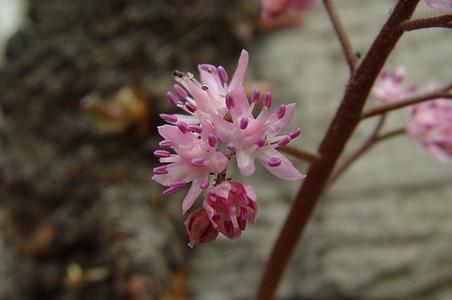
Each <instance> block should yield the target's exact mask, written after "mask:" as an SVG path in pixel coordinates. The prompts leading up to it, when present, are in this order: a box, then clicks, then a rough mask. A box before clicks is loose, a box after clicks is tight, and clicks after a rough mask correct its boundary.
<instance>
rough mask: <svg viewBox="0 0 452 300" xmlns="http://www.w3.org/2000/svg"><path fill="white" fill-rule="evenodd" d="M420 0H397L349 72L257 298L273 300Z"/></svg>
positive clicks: (271, 255)
mask: <svg viewBox="0 0 452 300" xmlns="http://www.w3.org/2000/svg"><path fill="white" fill-rule="evenodd" d="M419 1H420V0H398V1H397V4H396V5H395V7H394V10H393V11H392V13H391V15H390V16H389V18H388V20H387V21H386V23H385V24H384V25H383V27H382V28H381V30H380V32H379V33H378V35H377V37H376V38H375V40H374V42H373V43H372V45H371V46H370V49H369V51H368V52H367V54H366V55H365V57H364V58H363V60H362V62H361V63H360V64H359V66H358V68H357V70H356V71H355V73H354V74H353V75H352V78H351V79H350V83H349V84H348V85H347V89H346V91H345V94H344V96H343V98H342V101H341V104H340V106H339V108H338V110H337V112H336V114H335V116H334V118H333V120H332V122H331V123H330V126H329V128H328V130H327V132H326V134H325V136H324V137H323V140H322V142H321V144H320V146H319V150H318V153H319V155H320V157H319V159H318V160H316V161H314V162H313V163H312V164H311V165H310V168H309V171H308V174H307V176H306V179H305V180H304V182H303V184H302V186H301V188H300V190H299V192H298V195H297V196H296V198H295V201H294V202H293V204H292V207H291V209H290V212H289V215H288V216H287V218H286V220H285V222H284V225H283V228H282V229H281V232H280V234H279V236H278V238H277V240H276V242H275V244H274V246H273V249H272V252H271V254H270V257H269V259H268V261H267V264H266V265H265V269H264V272H263V274H262V278H261V281H260V283H259V286H258V290H257V294H256V299H258V300H270V299H274V296H275V294H276V289H277V287H278V284H279V282H280V281H281V278H282V275H283V274H284V270H285V269H286V267H287V265H288V263H289V261H290V258H291V257H292V254H293V252H294V249H295V246H296V245H297V242H298V240H299V238H300V237H301V235H302V233H303V231H304V229H305V228H306V225H307V223H308V221H309V218H310V217H311V215H312V213H313V211H314V208H315V206H316V204H317V203H318V201H319V199H320V197H321V196H322V194H323V192H324V191H325V187H326V184H327V181H328V178H329V177H330V175H331V173H332V171H333V169H334V165H335V164H336V162H337V160H338V158H339V156H340V155H341V153H342V151H343V150H344V148H345V145H346V144H347V142H348V140H349V139H350V137H351V135H352V134H353V132H354V130H355V128H356V126H357V125H358V124H359V122H360V120H361V113H362V109H363V107H364V104H365V102H366V99H367V97H368V95H369V93H370V90H371V88H372V85H373V83H374V81H375V79H376V78H377V76H378V73H379V72H380V71H381V69H382V67H383V65H384V63H385V62H386V60H387V58H388V56H389V54H390V53H391V51H392V50H393V49H394V47H395V45H396V44H397V42H398V41H399V39H400V37H401V36H402V34H403V31H402V30H401V29H400V28H399V25H400V23H402V22H404V21H405V20H409V19H410V17H411V15H412V14H413V12H414V10H415V8H416V6H417V4H418V3H419Z"/></svg>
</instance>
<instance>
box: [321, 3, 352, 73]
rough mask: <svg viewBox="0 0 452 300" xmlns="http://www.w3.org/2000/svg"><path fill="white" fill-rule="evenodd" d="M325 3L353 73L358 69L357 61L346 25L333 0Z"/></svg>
mask: <svg viewBox="0 0 452 300" xmlns="http://www.w3.org/2000/svg"><path fill="white" fill-rule="evenodd" d="M323 5H324V6H325V8H326V11H327V12H328V16H329V17H330V20H331V23H332V24H333V27H334V31H335V32H336V35H337V37H338V39H339V42H340V43H341V47H342V52H344V56H345V59H346V60H347V64H348V67H349V68H350V73H351V74H353V73H355V71H356V66H357V61H356V55H355V53H354V52H353V48H352V46H351V43H350V39H349V38H348V35H347V32H346V31H345V29H344V26H343V25H342V22H341V20H340V19H339V16H338V14H337V11H336V8H335V7H334V4H333V3H332V2H331V0H323Z"/></svg>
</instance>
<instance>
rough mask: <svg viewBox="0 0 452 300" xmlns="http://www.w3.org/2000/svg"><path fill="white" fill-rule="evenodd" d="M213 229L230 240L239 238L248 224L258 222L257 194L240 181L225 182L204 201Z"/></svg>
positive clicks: (215, 188) (210, 192) (213, 189)
mask: <svg viewBox="0 0 452 300" xmlns="http://www.w3.org/2000/svg"><path fill="white" fill-rule="evenodd" d="M204 209H205V210H206V211H207V214H208V216H209V219H210V221H211V222H212V224H213V227H214V228H216V229H217V230H218V231H219V232H221V233H222V234H224V235H225V236H226V237H228V238H230V239H235V238H237V237H239V236H240V235H241V233H242V231H244V230H245V228H246V224H247V222H254V221H255V220H256V212H257V205H256V193H255V191H254V188H253V187H252V186H250V185H246V184H243V183H241V182H239V181H223V182H222V183H220V184H219V185H217V186H216V187H214V188H212V189H211V190H210V191H209V193H208V194H207V197H206V199H205V200H204Z"/></svg>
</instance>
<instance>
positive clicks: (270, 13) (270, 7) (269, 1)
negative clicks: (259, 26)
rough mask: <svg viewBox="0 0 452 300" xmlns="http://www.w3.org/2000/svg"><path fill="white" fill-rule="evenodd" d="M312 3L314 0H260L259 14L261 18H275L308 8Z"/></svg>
mask: <svg viewBox="0 0 452 300" xmlns="http://www.w3.org/2000/svg"><path fill="white" fill-rule="evenodd" d="M314 4H315V0H261V8H262V10H261V15H262V17H263V18H277V17H280V16H282V15H285V14H291V13H294V14H296V13H300V12H302V11H305V10H309V9H311V8H312V7H313V6H314Z"/></svg>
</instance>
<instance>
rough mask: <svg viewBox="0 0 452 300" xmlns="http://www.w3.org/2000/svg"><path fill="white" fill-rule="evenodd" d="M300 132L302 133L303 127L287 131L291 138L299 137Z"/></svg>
mask: <svg viewBox="0 0 452 300" xmlns="http://www.w3.org/2000/svg"><path fill="white" fill-rule="evenodd" d="M300 134H301V129H300V128H294V129H292V130H291V131H289V132H288V133H287V135H288V136H289V137H290V138H291V139H294V138H297V137H298V136H299V135H300Z"/></svg>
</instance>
